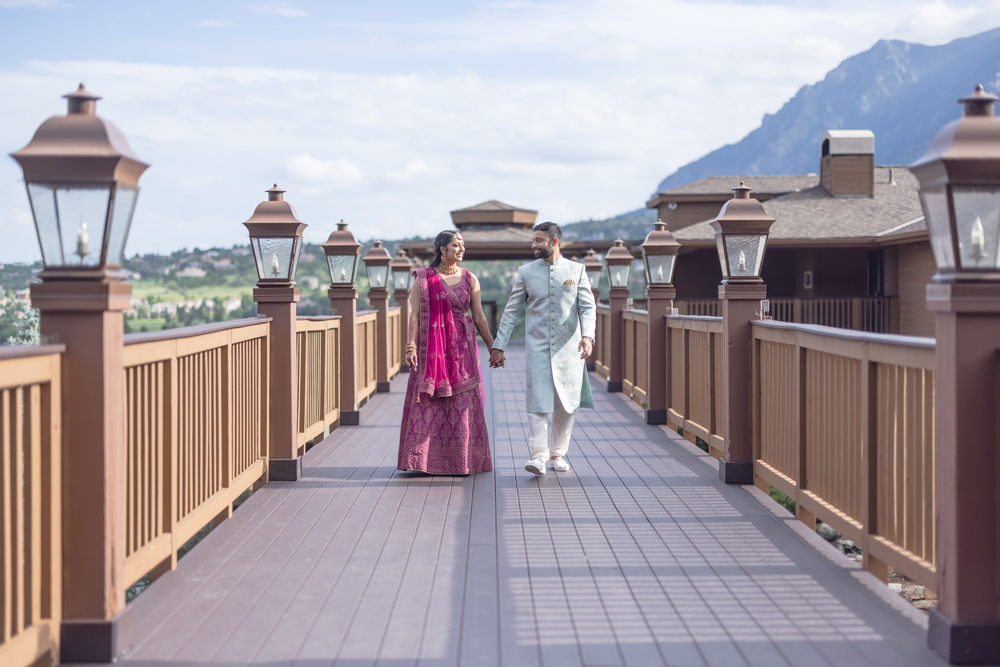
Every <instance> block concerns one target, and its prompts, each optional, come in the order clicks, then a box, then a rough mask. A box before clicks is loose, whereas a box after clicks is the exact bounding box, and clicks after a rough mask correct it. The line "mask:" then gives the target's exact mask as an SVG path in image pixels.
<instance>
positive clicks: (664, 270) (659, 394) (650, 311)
mask: <svg viewBox="0 0 1000 667" xmlns="http://www.w3.org/2000/svg"><path fill="white" fill-rule="evenodd" d="M680 248H681V244H680V243H678V242H677V241H675V240H674V235H673V234H671V233H670V232H669V231H667V225H666V223H664V222H662V221H660V220H657V221H656V224H654V225H653V231H651V232H650V233H649V234H648V235H647V236H646V240H645V241H644V242H643V244H642V261H643V264H644V265H645V269H646V313H647V320H648V323H647V327H648V333H647V336H646V346H647V347H646V360H647V363H648V364H649V368H648V372H647V373H646V382H647V384H648V387H647V389H646V423H647V424H666V423H667V373H666V367H667V358H666V354H667V320H666V317H667V315H669V314H670V310H671V308H672V307H673V305H674V299H675V298H677V290H676V289H674V285H673V282H672V281H673V276H674V266H675V265H676V263H677V253H678V252H679V251H680Z"/></svg>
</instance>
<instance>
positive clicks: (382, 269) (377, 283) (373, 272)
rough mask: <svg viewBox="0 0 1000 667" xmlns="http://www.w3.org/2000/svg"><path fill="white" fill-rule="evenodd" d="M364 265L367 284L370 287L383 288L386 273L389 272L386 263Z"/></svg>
mask: <svg viewBox="0 0 1000 667" xmlns="http://www.w3.org/2000/svg"><path fill="white" fill-rule="evenodd" d="M366 267H367V269H368V284H369V285H370V286H371V287H377V288H379V289H381V288H384V287H385V286H386V284H385V281H386V278H387V277H388V275H387V274H388V273H389V267H388V265H382V266H377V265H376V266H372V265H366Z"/></svg>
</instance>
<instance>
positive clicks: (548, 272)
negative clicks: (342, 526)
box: [396, 222, 597, 475]
mask: <svg viewBox="0 0 1000 667" xmlns="http://www.w3.org/2000/svg"><path fill="white" fill-rule="evenodd" d="M561 236H562V233H561V231H560V229H559V226H558V225H557V224H555V223H554V222H543V223H541V224H539V225H536V226H535V227H534V228H533V230H532V238H531V248H532V250H533V251H534V254H535V258H536V259H535V261H534V262H531V263H529V264H525V265H524V266H521V267H520V268H519V269H518V270H517V279H516V280H515V281H514V288H513V289H512V290H511V293H510V298H509V299H508V301H507V306H506V308H504V312H503V317H502V318H501V320H500V326H499V328H498V330H497V337H496V339H495V340H494V339H493V336H492V335H491V334H490V330H489V325H488V323H487V321H486V316H485V315H484V314H483V307H482V302H481V292H480V288H479V280H478V279H477V278H476V276H475V275H474V274H473V273H472V272H470V271H468V270H466V269H463V268H461V267H460V266H459V264H460V263H461V261H462V258H463V256H464V253H465V244H464V242H463V241H462V236H461V234H459V233H458V232H457V231H450V230H449V231H444V232H441V233H440V234H438V235H437V238H436V239H435V240H434V260H433V261H432V262H431V265H430V266H429V267H428V268H424V269H417V271H416V280H415V281H414V290H413V293H412V294H411V296H410V321H409V332H408V333H409V337H408V339H407V340H408V341H409V342H408V343H407V344H406V364H407V366H409V368H410V377H409V381H408V383H407V386H406V398H405V401H404V403H403V418H402V425H401V428H400V436H399V459H398V463H397V466H396V467H397V468H398V469H399V470H407V471H413V472H424V473H429V474H433V475H468V474H472V473H477V472H486V471H489V470H492V469H493V464H492V462H491V459H490V442H489V434H488V432H487V428H486V419H485V415H484V402H485V396H484V394H483V383H482V378H481V377H480V370H479V353H478V346H477V343H476V332H477V331H478V332H479V335H480V336H481V337H482V339H483V341H484V342H485V343H486V346H487V348H489V350H490V368H503V367H504V363H505V358H504V349H506V347H507V344H508V341H509V340H510V335H511V332H512V331H513V330H514V324H515V323H516V322H517V318H518V317H519V316H520V314H521V308H522V307H524V306H526V307H527V314H526V326H525V346H526V357H527V359H526V362H527V397H526V398H527V412H528V425H529V428H528V447H529V449H530V456H531V459H530V460H529V461H528V463H527V464H526V465H525V469H526V470H527V471H528V472H531V473H534V474H535V475H544V474H545V472H546V468H547V467H551V469H552V470H557V471H566V470H569V464H568V463H566V461H565V459H564V457H565V455H566V451H567V449H568V448H569V441H570V435H571V433H572V430H573V418H574V415H575V414H576V411H577V410H578V409H579V408H581V407H586V408H592V407H594V401H593V396H592V395H591V391H590V381H589V378H588V376H587V368H586V362H585V360H586V358H587V357H589V356H590V355H591V353H592V352H593V348H594V329H595V325H596V320H597V308H596V304H595V303H594V295H593V293H592V292H591V288H590V281H589V280H588V278H587V272H586V271H585V270H584V266H583V264H580V263H579V262H574V261H571V260H569V259H566V258H565V257H563V256H562V253H561V252H560V243H561ZM470 310H471V313H472V315H471V317H470V316H469V311H470Z"/></svg>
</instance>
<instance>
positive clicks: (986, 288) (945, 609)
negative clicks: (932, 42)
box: [911, 86, 1000, 664]
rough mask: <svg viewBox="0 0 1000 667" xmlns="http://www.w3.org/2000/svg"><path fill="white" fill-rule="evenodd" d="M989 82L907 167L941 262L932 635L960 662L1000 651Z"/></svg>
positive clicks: (999, 132)
mask: <svg viewBox="0 0 1000 667" xmlns="http://www.w3.org/2000/svg"><path fill="white" fill-rule="evenodd" d="M996 99H997V98H996V97H995V96H994V95H990V94H988V93H986V92H985V91H984V90H983V88H982V86H978V87H977V88H976V90H975V92H974V93H973V94H972V95H971V96H969V97H966V98H964V99H962V100H959V101H960V102H961V103H962V104H963V105H964V106H965V115H964V117H963V118H961V119H959V120H957V121H954V122H953V123H950V124H948V125H946V126H945V127H943V128H942V129H941V130H940V131H939V132H938V134H937V136H936V137H935V138H934V140H933V141H932V142H931V145H930V148H929V149H928V150H927V153H926V154H925V155H924V156H923V157H921V158H920V159H919V160H917V162H916V163H915V164H914V165H913V166H912V167H911V170H912V171H913V173H914V174H915V175H916V177H917V179H918V180H919V181H920V198H921V202H922V204H923V208H924V214H925V215H926V218H927V226H928V229H929V232H930V241H931V247H932V248H933V250H934V257H935V260H936V261H937V265H938V273H937V275H935V276H934V282H932V283H931V284H929V285H928V286H927V309H928V310H930V311H932V312H934V314H935V329H936V335H937V352H936V353H935V359H936V362H935V376H934V381H935V388H934V402H935V410H934V415H935V416H934V436H935V443H934V459H935V472H934V488H935V490H934V497H935V502H936V504H937V507H936V521H935V526H936V528H935V530H936V536H937V545H936V551H935V563H934V566H935V571H936V579H937V584H936V585H937V593H938V597H939V599H940V604H939V606H938V607H937V608H936V609H931V610H930V618H929V619H928V621H929V624H928V634H927V639H928V643H929V644H930V646H931V647H932V648H934V649H935V650H936V651H937V652H938V653H939V654H940V655H941V656H942V657H944V658H945V659H947V660H949V661H951V662H952V663H953V664H993V663H996V662H1000V569H998V567H997V562H998V560H1000V516H998V513H1000V500H998V499H1000V480H998V477H1000V474H998V473H1000V426H998V422H997V396H998V386H1000V385H998V381H1000V364H998V359H1000V357H998V350H997V344H998V342H1000V252H998V251H1000V248H998V246H1000V119H998V118H996V117H995V116H994V102H995V101H996Z"/></svg>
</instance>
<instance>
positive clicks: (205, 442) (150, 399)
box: [124, 318, 270, 584]
mask: <svg viewBox="0 0 1000 667" xmlns="http://www.w3.org/2000/svg"><path fill="white" fill-rule="evenodd" d="M269 322H270V319H269V318H249V319H244V320H234V321H231V322H225V323H222V324H211V325H203V326H197V327H187V328H184V329H176V330H172V331H169V332H162V333H155V334H130V335H126V336H125V355H124V368H125V480H124V481H125V484H126V496H125V498H126V500H125V516H126V559H125V582H126V584H131V583H132V582H134V581H136V580H137V579H139V578H140V577H141V576H142V575H143V574H145V573H147V572H149V571H151V570H152V571H156V572H160V571H163V570H166V569H170V568H173V567H174V566H175V565H176V562H177V550H178V549H179V548H180V547H181V546H182V545H183V544H184V543H185V542H186V541H187V540H189V539H190V538H191V537H192V536H194V534H195V533H197V532H198V531H199V530H200V529H201V528H202V527H203V526H205V525H206V524H208V523H209V522H210V521H213V520H216V521H217V520H221V519H223V518H225V517H228V516H230V515H231V513H232V503H233V501H234V500H235V499H236V498H237V496H239V495H240V494H241V493H242V492H243V491H244V490H246V489H248V488H250V487H251V486H253V485H254V484H255V483H263V481H266V474H267V455H268V410H269V403H268V399H269V394H268V354H269V350H268V345H269V335H268V333H269Z"/></svg>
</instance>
